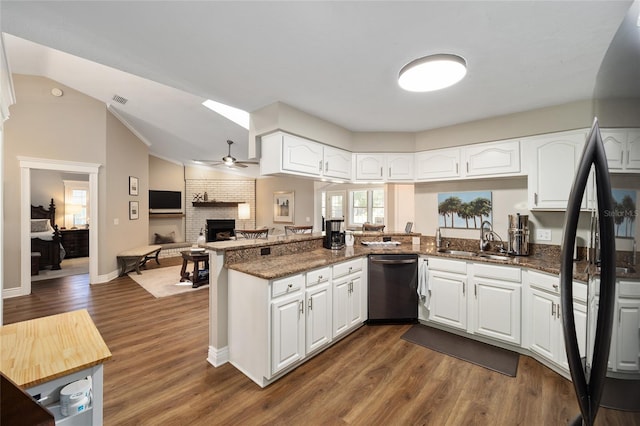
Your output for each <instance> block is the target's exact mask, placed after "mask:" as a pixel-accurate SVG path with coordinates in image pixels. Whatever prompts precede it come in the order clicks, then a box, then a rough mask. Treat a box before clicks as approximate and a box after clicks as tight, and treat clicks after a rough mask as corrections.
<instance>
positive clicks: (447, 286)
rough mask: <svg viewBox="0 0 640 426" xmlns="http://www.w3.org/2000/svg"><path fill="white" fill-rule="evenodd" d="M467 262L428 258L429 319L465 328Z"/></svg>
mask: <svg viewBox="0 0 640 426" xmlns="http://www.w3.org/2000/svg"><path fill="white" fill-rule="evenodd" d="M466 271H467V264H466V262H462V261H455V260H450V259H439V258H430V259H429V289H430V292H431V299H430V303H429V321H434V322H437V323H440V324H443V325H447V326H449V327H454V328H457V329H461V330H465V331H466V329H467V291H466V290H467V274H466Z"/></svg>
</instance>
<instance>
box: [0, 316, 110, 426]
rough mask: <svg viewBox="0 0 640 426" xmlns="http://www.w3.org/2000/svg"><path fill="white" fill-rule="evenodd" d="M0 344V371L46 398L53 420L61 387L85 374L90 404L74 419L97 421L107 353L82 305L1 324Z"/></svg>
mask: <svg viewBox="0 0 640 426" xmlns="http://www.w3.org/2000/svg"><path fill="white" fill-rule="evenodd" d="M0 349H1V350H0V371H1V372H2V373H3V374H4V375H5V376H7V377H8V378H9V379H11V380H12V381H13V382H14V383H15V384H16V385H18V386H20V387H21V388H22V389H23V390H25V391H26V392H27V393H29V394H30V395H31V396H34V395H40V398H43V399H45V401H47V402H45V406H46V408H47V409H49V410H50V411H51V412H52V413H53V414H54V416H55V418H56V420H60V419H61V418H62V416H61V414H60V405H59V404H56V403H57V398H58V395H59V392H60V388H62V387H63V386H65V385H66V384H68V383H70V382H73V381H76V380H80V379H84V378H86V377H88V376H90V377H91V378H92V393H93V401H92V406H91V407H90V408H89V409H88V410H87V411H84V412H83V413H80V414H76V415H75V416H74V421H73V424H83V425H101V424H102V410H103V394H102V392H103V365H102V364H103V363H104V362H105V361H107V360H108V359H110V358H111V352H110V351H109V348H108V347H107V345H106V344H105V343H104V340H103V339H102V336H101V335H100V332H99V331H98V329H97V328H96V326H95V324H94V323H93V321H92V320H91V317H90V316H89V313H88V312H87V310H86V309H82V310H79V311H73V312H66V313H63V314H58V315H52V316H48V317H42V318H36V319H32V320H29V321H23V322H18V323H14V324H7V325H3V326H2V327H0ZM49 401H51V402H52V403H51V404H49ZM68 418H69V417H68Z"/></svg>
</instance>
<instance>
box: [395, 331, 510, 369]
mask: <svg viewBox="0 0 640 426" xmlns="http://www.w3.org/2000/svg"><path fill="white" fill-rule="evenodd" d="M402 338H403V339H404V340H406V341H407V342H411V343H415V344H417V345H420V346H424V347H425V348H429V349H432V350H434V351H437V352H440V353H443V354H445V355H450V356H453V357H456V358H458V359H461V360H464V361H467V362H471V363H473V364H476V365H479V366H481V367H484V368H488V369H489V370H493V371H496V372H498V373H502V374H505V375H507V376H511V377H515V376H516V373H517V371H518V359H519V355H518V353H516V352H512V351H509V350H506V349H502V348H498V347H495V346H491V345H487V344H486V343H482V342H478V341H476V340H472V339H468V338H466V337H462V336H458V335H456V334H453V333H448V332H446V331H442V330H439V329H437V328H433V327H427V326H425V325H422V324H416V325H414V326H412V327H411V328H410V329H409V330H408V331H407V332H406V333H404V334H403V335H402Z"/></svg>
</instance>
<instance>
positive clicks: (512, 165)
mask: <svg viewBox="0 0 640 426" xmlns="http://www.w3.org/2000/svg"><path fill="white" fill-rule="evenodd" d="M463 153H464V162H465V170H464V172H465V176H468V177H472V176H492V175H502V174H514V173H519V172H520V143H519V141H505V142H495V143H482V144H477V145H471V146H468V147H465V148H464V149H463Z"/></svg>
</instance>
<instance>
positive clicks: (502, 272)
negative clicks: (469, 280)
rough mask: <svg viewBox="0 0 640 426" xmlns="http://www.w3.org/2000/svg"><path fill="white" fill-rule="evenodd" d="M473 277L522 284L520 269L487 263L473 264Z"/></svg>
mask: <svg viewBox="0 0 640 426" xmlns="http://www.w3.org/2000/svg"><path fill="white" fill-rule="evenodd" d="M473 275H474V276H475V277H484V278H495V279H497V280H503V281H513V282H516V283H520V282H522V280H521V275H520V268H510V267H508V266H497V265H490V264H487V263H474V264H473Z"/></svg>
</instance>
